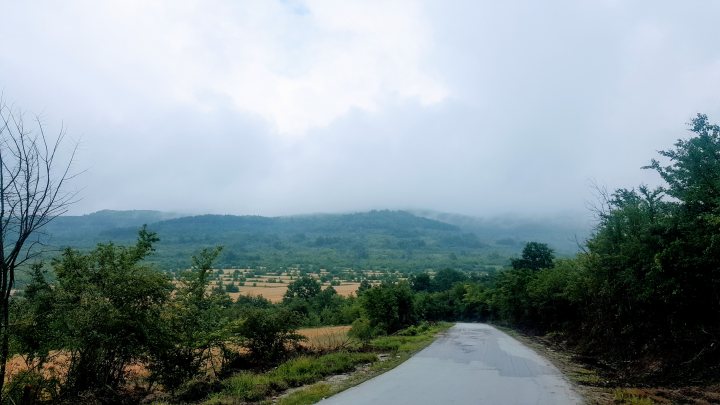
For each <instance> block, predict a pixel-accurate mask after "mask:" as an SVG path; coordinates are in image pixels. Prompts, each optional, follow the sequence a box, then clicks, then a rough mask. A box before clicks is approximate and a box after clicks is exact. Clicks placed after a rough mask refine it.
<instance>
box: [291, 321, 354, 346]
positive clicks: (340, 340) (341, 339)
mask: <svg viewBox="0 0 720 405" xmlns="http://www.w3.org/2000/svg"><path fill="white" fill-rule="evenodd" d="M349 330H350V325H341V326H324V327H322V328H304V329H298V333H299V334H301V335H303V336H305V337H306V338H307V340H306V341H305V342H303V343H302V345H303V346H305V347H308V348H310V349H313V350H321V351H322V350H338V349H341V348H343V347H345V346H347V344H348V343H349V340H350V338H349V337H348V331H349Z"/></svg>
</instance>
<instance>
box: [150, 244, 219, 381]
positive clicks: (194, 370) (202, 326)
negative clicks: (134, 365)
mask: <svg viewBox="0 0 720 405" xmlns="http://www.w3.org/2000/svg"><path fill="white" fill-rule="evenodd" d="M221 251H222V248H220V247H216V248H212V249H203V250H202V251H201V252H200V253H199V254H197V255H195V256H193V258H192V266H191V268H190V270H188V271H186V272H184V273H182V274H181V276H180V285H179V287H178V288H177V289H176V290H175V293H174V296H173V298H172V300H171V301H170V302H169V303H168V305H166V306H165V307H164V310H163V311H162V313H161V316H160V317H159V318H158V325H159V332H158V333H157V334H156V336H155V339H154V345H153V346H152V348H151V352H150V354H151V356H150V370H151V371H152V373H153V376H152V377H153V378H154V379H157V380H159V381H160V382H161V383H162V384H163V385H164V386H165V387H167V388H169V389H170V390H173V391H174V390H175V389H176V388H177V387H179V386H180V385H181V384H182V383H183V382H185V381H187V380H189V379H190V378H193V377H195V376H197V375H199V374H200V373H201V372H202V371H203V366H204V365H205V364H207V363H208V362H211V360H212V359H213V356H212V352H213V350H218V351H219V352H220V353H221V354H223V356H221V362H224V360H226V359H227V357H228V356H229V355H230V351H229V350H228V348H227V346H226V341H227V339H228V335H227V331H226V326H227V324H228V322H229V319H228V312H229V308H230V307H231V306H232V301H231V300H230V298H229V297H228V296H227V294H225V293H223V292H221V291H217V290H213V291H211V292H209V291H208V285H209V281H210V275H211V273H212V266H213V262H214V261H215V259H216V258H217V257H218V255H219V254H220V252H221ZM210 364H211V366H212V367H213V370H214V371H215V373H216V374H217V373H219V372H220V371H221V370H222V368H223V366H224V364H219V365H216V364H214V363H210Z"/></svg>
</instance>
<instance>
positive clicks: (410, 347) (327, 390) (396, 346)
mask: <svg viewBox="0 0 720 405" xmlns="http://www.w3.org/2000/svg"><path fill="white" fill-rule="evenodd" d="M452 325H453V324H452V323H447V322H441V323H437V324H434V325H428V326H427V327H423V328H416V327H411V328H409V329H406V330H405V331H401V332H400V333H399V334H396V335H393V336H382V337H379V338H375V339H373V340H372V341H370V343H369V347H370V348H371V350H373V352H375V353H384V354H387V355H388V356H387V357H386V360H384V361H377V360H378V357H377V355H376V354H373V355H374V356H375V360H376V361H374V362H373V363H372V364H371V366H370V367H369V369H367V370H366V371H364V372H361V373H354V374H352V375H350V376H349V377H348V378H347V379H345V380H343V381H341V382H339V383H335V384H332V383H326V382H321V383H318V384H314V385H311V386H309V387H305V388H302V389H300V390H297V391H295V392H293V393H291V394H289V395H286V396H284V397H282V398H280V400H279V401H278V404H279V405H306V404H314V403H316V402H318V401H320V400H321V399H323V398H327V397H329V396H332V395H335V394H337V393H339V392H341V391H344V390H346V389H348V388H350V387H354V386H356V385H358V384H360V383H362V382H364V381H367V380H369V379H371V378H373V377H375V376H377V375H380V374H382V373H384V372H386V371H388V370H391V369H393V368H395V367H397V366H398V365H400V364H401V363H402V362H404V361H405V360H407V359H409V358H410V357H411V356H412V355H413V354H415V353H416V352H418V351H420V350H422V349H423V348H425V347H426V346H428V345H429V344H430V343H432V342H433V341H434V340H435V337H436V336H437V334H438V333H440V332H443V331H445V330H447V329H448V328H450V327H451V326H452Z"/></svg>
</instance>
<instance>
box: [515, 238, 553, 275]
mask: <svg viewBox="0 0 720 405" xmlns="http://www.w3.org/2000/svg"><path fill="white" fill-rule="evenodd" d="M554 259H555V253H554V252H553V250H552V249H550V247H548V245H547V244H545V243H539V242H528V243H526V244H525V247H524V248H523V251H522V257H521V258H520V259H512V261H511V263H512V267H513V268H514V269H528V270H540V269H549V268H551V267H552V266H553V260H554Z"/></svg>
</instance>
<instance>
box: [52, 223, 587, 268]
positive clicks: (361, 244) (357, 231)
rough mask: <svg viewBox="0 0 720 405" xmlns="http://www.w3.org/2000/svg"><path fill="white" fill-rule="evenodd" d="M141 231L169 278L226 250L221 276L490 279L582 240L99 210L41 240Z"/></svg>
mask: <svg viewBox="0 0 720 405" xmlns="http://www.w3.org/2000/svg"><path fill="white" fill-rule="evenodd" d="M143 224H147V225H148V228H149V229H150V230H151V231H154V232H156V233H157V234H158V236H159V237H160V242H159V243H158V244H157V252H156V253H155V254H154V255H153V257H152V261H153V262H155V263H156V264H158V265H160V266H161V267H162V268H164V269H166V270H174V269H180V268H186V267H187V266H188V265H189V263H190V257H191V255H192V254H194V253H196V252H197V251H199V250H200V249H201V248H203V247H210V246H217V245H222V246H223V247H224V249H223V253H222V255H221V257H220V258H219V262H218V265H220V266H227V267H257V266H264V267H270V268H273V267H287V266H310V267H313V266H317V267H326V268H331V267H353V268H395V269H406V270H425V269H437V268H441V267H455V268H462V269H466V270H471V271H472V270H487V269H494V268H497V267H499V266H502V265H504V264H506V263H507V261H508V259H509V258H510V257H512V256H515V255H517V254H519V252H520V250H521V249H522V246H523V244H524V242H526V241H531V240H533V241H540V242H545V243H548V244H550V246H551V247H552V248H554V249H555V250H556V251H557V252H558V253H559V254H561V255H563V254H566V255H568V254H573V253H575V252H576V251H577V244H576V243H575V238H576V237H577V236H578V235H586V234H587V230H585V229H582V228H581V226H580V225H578V224H573V223H553V222H551V221H545V222H543V221H541V220H535V221H527V220H521V219H514V220H509V219H508V218H494V219H480V218H474V217H469V216H463V215H456V214H447V213H438V212H431V211H416V212H408V211H388V210H382V211H370V212H361V213H349V214H315V215H298V216H287V217H261V216H237V215H197V216H183V215H181V214H174V213H168V212H160V211H145V210H135V211H110V210H103V211H98V212H95V213H92V214H88V215H82V216H63V217H59V218H57V219H56V220H55V221H54V222H51V223H50V224H49V225H48V226H47V228H46V229H45V232H46V233H47V235H48V238H47V242H48V243H49V244H50V245H51V246H55V247H65V246H71V247H78V248H81V249H86V248H90V247H93V246H94V245H95V244H97V243H101V242H108V241H112V242H114V243H119V244H128V243H132V242H133V241H134V239H135V237H136V236H137V231H138V229H139V227H140V226H142V225H143ZM583 232H584V234H583Z"/></svg>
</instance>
